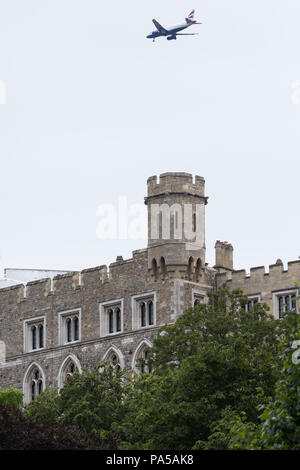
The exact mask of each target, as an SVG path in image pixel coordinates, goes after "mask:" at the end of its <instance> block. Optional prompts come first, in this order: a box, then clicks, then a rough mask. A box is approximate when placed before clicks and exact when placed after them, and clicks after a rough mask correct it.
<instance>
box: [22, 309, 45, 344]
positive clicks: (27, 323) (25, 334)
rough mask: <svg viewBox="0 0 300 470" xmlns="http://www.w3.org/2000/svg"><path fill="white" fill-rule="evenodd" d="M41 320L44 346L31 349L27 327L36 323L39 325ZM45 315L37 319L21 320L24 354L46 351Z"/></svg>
mask: <svg viewBox="0 0 300 470" xmlns="http://www.w3.org/2000/svg"><path fill="white" fill-rule="evenodd" d="M41 320H43V326H44V346H43V347H42V348H36V349H32V348H31V347H30V337H29V327H30V326H33V325H35V324H36V323H41ZM46 338H47V336H46V315H40V316H39V317H33V318H26V320H23V349H24V353H29V352H35V351H42V350H43V349H46Z"/></svg>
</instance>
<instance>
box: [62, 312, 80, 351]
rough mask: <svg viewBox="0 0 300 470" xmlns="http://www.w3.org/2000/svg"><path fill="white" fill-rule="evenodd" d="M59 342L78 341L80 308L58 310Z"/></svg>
mask: <svg viewBox="0 0 300 470" xmlns="http://www.w3.org/2000/svg"><path fill="white" fill-rule="evenodd" d="M58 315H59V336H60V344H67V343H74V342H75V341H80V324H81V309H79V310H67V311H65V312H59V314H58Z"/></svg>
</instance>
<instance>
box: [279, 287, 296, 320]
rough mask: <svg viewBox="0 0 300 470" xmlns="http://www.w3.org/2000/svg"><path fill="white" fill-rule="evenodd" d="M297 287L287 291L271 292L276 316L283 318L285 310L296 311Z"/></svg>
mask: <svg viewBox="0 0 300 470" xmlns="http://www.w3.org/2000/svg"><path fill="white" fill-rule="evenodd" d="M297 297H298V289H290V290H287V291H277V292H274V293H273V307H274V314H275V317H276V318H280V319H281V318H283V317H284V314H285V313H286V312H292V311H294V312H297V313H298V311H299V309H298V302H297Z"/></svg>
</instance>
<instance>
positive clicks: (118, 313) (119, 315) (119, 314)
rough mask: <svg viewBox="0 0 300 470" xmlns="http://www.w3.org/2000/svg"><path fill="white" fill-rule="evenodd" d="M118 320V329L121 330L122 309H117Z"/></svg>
mask: <svg viewBox="0 0 300 470" xmlns="http://www.w3.org/2000/svg"><path fill="white" fill-rule="evenodd" d="M116 322H117V331H118V332H119V331H121V310H120V309H119V308H117V309H116Z"/></svg>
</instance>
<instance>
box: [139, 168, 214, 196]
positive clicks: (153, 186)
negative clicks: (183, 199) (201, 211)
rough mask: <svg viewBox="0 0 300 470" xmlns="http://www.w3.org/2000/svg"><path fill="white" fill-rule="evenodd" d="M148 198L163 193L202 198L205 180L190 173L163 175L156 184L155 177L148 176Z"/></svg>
mask: <svg viewBox="0 0 300 470" xmlns="http://www.w3.org/2000/svg"><path fill="white" fill-rule="evenodd" d="M147 186H148V197H153V196H158V195H161V194H165V193H188V194H191V195H194V196H201V197H204V187H205V180H204V178H203V177H202V176H195V182H194V181H193V175H192V174H190V173H163V174H161V175H160V177H159V183H158V182H157V176H150V178H148V180H147Z"/></svg>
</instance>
